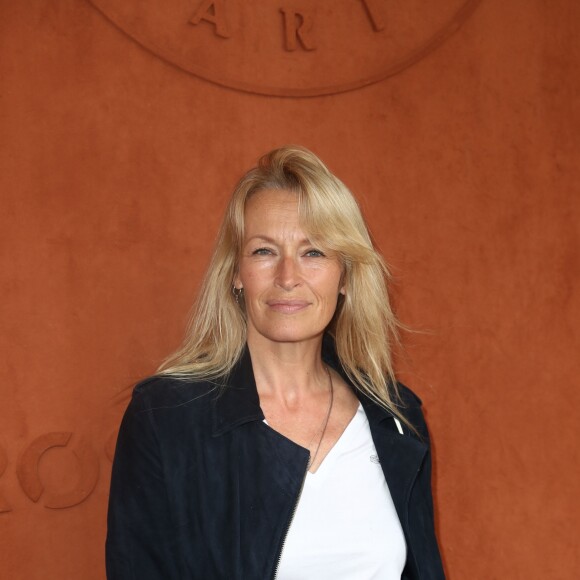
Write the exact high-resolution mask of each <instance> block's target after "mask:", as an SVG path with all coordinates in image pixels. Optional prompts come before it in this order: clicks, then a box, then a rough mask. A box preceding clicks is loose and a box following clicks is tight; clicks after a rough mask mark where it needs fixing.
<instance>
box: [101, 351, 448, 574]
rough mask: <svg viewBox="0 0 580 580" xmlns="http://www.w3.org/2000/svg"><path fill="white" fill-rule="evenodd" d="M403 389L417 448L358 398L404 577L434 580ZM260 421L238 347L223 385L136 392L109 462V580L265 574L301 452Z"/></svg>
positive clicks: (173, 383) (429, 513) (297, 480)
mask: <svg viewBox="0 0 580 580" xmlns="http://www.w3.org/2000/svg"><path fill="white" fill-rule="evenodd" d="M324 351H325V352H323V358H324V359H325V361H326V363H327V364H329V365H330V366H332V367H333V368H335V369H336V370H338V371H339V372H340V368H339V366H340V365H339V364H338V361H337V360H336V356H335V355H334V353H333V350H332V349H330V350H329V349H328V344H327V345H326V347H325V349H324ZM343 376H344V375H343ZM401 390H402V396H403V400H404V402H405V404H406V407H407V408H406V410H405V413H406V417H407V418H408V419H409V420H410V421H411V422H412V423H413V424H414V425H415V426H416V428H417V429H418V431H419V433H420V434H421V436H422V440H420V438H418V437H416V436H415V435H414V434H411V433H409V432H408V430H407V429H404V434H403V435H401V434H399V432H398V430H397V428H396V424H395V422H394V420H393V417H392V416H391V415H390V414H389V413H388V412H386V411H385V410H384V409H382V408H381V407H379V406H377V405H375V404H373V403H372V402H371V401H369V400H368V399H367V398H366V397H364V396H363V395H361V394H360V393H358V392H357V396H359V398H360V399H361V403H362V404H363V407H364V410H365V413H366V415H367V418H368V421H369V424H370V428H371V433H372V437H373V440H374V444H375V447H376V449H377V453H378V456H379V459H380V462H381V466H382V468H383V471H384V473H385V477H386V480H387V483H388V485H389V490H390V492H391V495H392V497H393V501H394V504H395V507H396V509H397V513H398V515H399V519H400V521H401V524H402V527H403V531H404V533H405V539H406V541H407V551H408V554H407V565H406V568H405V573H404V575H403V578H404V579H408V580H441V579H444V573H443V568H442V565H441V559H440V556H439V550H438V547H437V541H436V538H435V532H434V526H433V503H432V498H431V484H430V478H431V457H430V452H429V448H428V435H427V429H426V426H425V423H424V420H423V415H422V413H421V409H420V404H421V402H420V400H419V399H418V398H417V397H416V396H415V395H413V394H412V393H411V391H409V390H408V389H406V388H405V387H401ZM263 419H264V415H263V413H262V410H261V409H260V404H259V398H258V393H257V391H256V384H255V380H254V375H253V372H252V364H251V360H250V356H249V352H248V350H247V349H246V350H245V352H244V355H243V356H242V358H241V359H240V361H239V363H238V364H237V365H236V367H235V368H234V370H233V371H232V373H231V374H230V376H229V378H228V380H227V381H226V385H225V388H223V389H216V386H215V384H211V383H209V382H195V383H193V382H187V381H182V380H176V379H172V378H166V377H165V378H164V377H161V378H160V377H153V378H151V379H148V380H146V381H144V382H143V383H141V384H139V385H138V386H137V387H136V388H135V390H134V393H133V398H132V400H131V403H130V404H129V407H128V409H127V411H126V413H125V416H124V418H123V422H122V424H121V429H120V431H119V437H118V441H117V450H116V453H115V460H114V464H113V474H112V480H111V494H110V503H109V517H108V534H107V578H108V579H109V580H177V579H180V580H214V579H215V580H218V579H219V580H221V579H223V580H270V579H271V578H274V575H275V570H276V566H277V562H278V559H279V557H280V551H281V547H282V544H283V541H284V537H285V535H286V532H287V529H288V527H289V524H290V520H291V517H292V513H293V510H294V508H295V504H296V503H297V500H298V496H299V493H300V490H301V487H302V483H303V480H304V478H305V475H306V469H307V462H308V459H309V455H308V451H307V450H306V449H304V448H302V447H300V446H299V445H296V444H295V443H293V442H291V441H290V440H288V439H286V438H285V437H283V436H282V435H280V434H278V433H277V432H276V431H274V430H272V429H271V428H270V427H268V426H267V425H266V424H265V423H264V422H263ZM360 493H364V490H360ZM353 580H355V579H353Z"/></svg>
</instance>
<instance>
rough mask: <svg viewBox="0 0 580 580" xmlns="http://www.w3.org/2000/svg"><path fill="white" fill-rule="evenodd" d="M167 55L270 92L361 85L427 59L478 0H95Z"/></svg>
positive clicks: (230, 82)
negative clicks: (269, 0)
mask: <svg viewBox="0 0 580 580" xmlns="http://www.w3.org/2000/svg"><path fill="white" fill-rule="evenodd" d="M89 1H90V2H91V3H92V4H93V5H94V6H95V7H96V8H98V9H99V10H100V11H101V12H102V13H103V14H104V15H105V16H106V17H107V18H108V19H109V20H110V21H112V22H113V23H114V24H115V25H117V26H118V27H119V28H120V29H121V30H123V31H124V32H125V33H126V34H128V35H129V36H130V37H131V38H133V39H134V40H135V41H137V42H138V43H139V44H141V45H142V46H143V47H145V48H147V49H148V50H149V51H151V52H152V53H154V54H155V55H157V56H159V57H160V58H162V59H164V60H166V61H168V62H170V63H172V64H174V65H176V66H178V67H179V68H181V69H183V70H185V71H187V72H190V73H192V74H195V75H197V76H200V77H203V78H205V79H207V80H209V81H212V82H214V83H217V84H220V85H224V86H227V87H231V88H234V89H238V90H242V91H247V92H251V93H259V94H264V95H276V96H289V97H307V96H316V95H325V94H332V93H339V92H343V91H349V90H353V89H356V88H359V87H362V86H365V85H370V84H372V83H376V82H378V81H380V80H383V79H385V78H387V77H389V76H392V75H394V74H396V73H398V72H400V71H401V70H403V69H405V68H407V67H409V66H411V65H413V64H414V63H416V62H417V61H419V60H421V59H422V58H423V57H425V56H426V55H427V54H429V53H430V52H431V51H433V50H434V49H435V48H436V47H437V46H439V45H440V44H441V43H442V42H443V41H444V40H446V39H447V38H448V37H449V36H450V35H451V34H453V33H454V32H455V31H456V30H457V29H458V28H459V27H460V26H461V25H462V24H463V22H464V21H465V20H466V19H467V18H468V17H469V16H470V15H471V13H472V12H473V11H474V10H475V8H476V7H477V5H478V4H479V2H480V0H431V1H430V2H425V0H404V1H401V0H327V1H326V2H312V1H311V0H310V1H308V0H275V1H274V2H264V1H263V0H146V1H143V0H140V1H139V0H89Z"/></svg>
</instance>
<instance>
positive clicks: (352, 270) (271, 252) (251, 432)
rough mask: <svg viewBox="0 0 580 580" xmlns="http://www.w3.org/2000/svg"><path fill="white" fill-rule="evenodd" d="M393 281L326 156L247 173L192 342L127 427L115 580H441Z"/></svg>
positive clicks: (122, 438) (119, 455)
mask: <svg viewBox="0 0 580 580" xmlns="http://www.w3.org/2000/svg"><path fill="white" fill-rule="evenodd" d="M386 277H387V271H386V268H385V265H384V262H383V260H382V258H381V257H380V255H379V254H378V253H377V251H376V250H375V249H374V247H373V244H372V242H371V239H370V237H369V234H368V231H367V227H366V225H365V222H364V220H363V218H362V215H361V213H360V210H359V207H358V205H357V203H356V201H355V199H354V198H353V196H352V194H351V193H350V192H349V191H348V189H347V188H346V187H345V186H344V185H343V184H342V183H341V182H340V181H339V180H338V179H337V178H336V177H335V176H334V175H332V174H331V173H330V172H329V170H328V169H327V168H326V167H325V165H324V164H323V163H322V162H321V161H320V159H318V158H317V157H316V156H315V155H314V154H312V153H311V152H309V151H307V150H306V149H303V148H300V147H283V148H281V149H277V150H274V151H272V152H270V153H268V154H267V155H265V156H264V157H263V158H262V159H261V160H260V162H259V164H258V166H257V167H255V168H254V169H252V170H250V171H249V172H248V173H247V174H246V175H245V176H244V177H243V178H242V180H241V181H240V182H239V184H238V185H237V187H236V189H235V191H234V193H233V195H232V198H231V200H230V203H229V206H228V208H227V211H226V215H225V218H224V221H223V224H222V227H221V230H220V233H219V236H218V240H217V244H216V248H215V251H214V254H213V258H212V260H211V264H210V266H209V269H208V272H207V274H206V277H205V280H204V282H203V286H202V288H201V292H200V295H199V299H198V302H197V304H196V307H195V309H194V313H193V316H192V319H191V323H190V326H189V329H188V333H187V337H186V339H185V341H184V343H183V345H182V347H181V348H180V349H179V350H178V352H176V353H175V354H174V355H173V356H171V357H170V358H169V359H168V360H167V361H166V362H165V363H164V364H163V365H162V366H161V368H160V369H159V372H158V374H157V375H156V376H154V377H152V378H150V379H148V380H146V381H144V382H142V383H141V384H139V385H138V386H137V387H136V388H135V390H134V393H133V398H132V401H131V403H130V405H129V408H128V409H127V411H126V413H125V416H124V419H123V422H122V425H121V429H120V432H119V438H118V443H117V450H116V454H115V461H114V466H113V476H112V482H111V496H110V505H109V519H108V535H107V576H108V578H109V580H149V579H150V580H153V579H155V580H172V579H188V580H210V579H224V580H226V579H227V580H242V579H243V580H253V579H256V580H263V579H272V578H276V579H277V580H297V579H300V580H340V579H345V580H346V579H349V580H351V579H352V580H371V579H373V580H395V579H397V580H400V579H408V580H439V579H442V578H444V573H443V569H442V565H441V559H440V556H439V550H438V546H437V540H436V538H435V532H434V524H433V504H432V496H431V485H430V477H431V457H430V452H429V446H428V435H427V429H426V426H425V423H424V420H423V416H422V413H421V409H420V401H419V399H418V398H417V397H416V396H414V395H413V394H412V393H411V392H410V391H409V390H408V389H406V388H405V387H403V386H402V385H397V383H396V381H395V377H394V372H393V365H392V358H391V352H392V345H393V343H394V342H395V341H396V336H397V333H396V330H397V324H396V321H395V317H394V315H393V312H392V311H391V307H390V305H389V300H388V295H387V291H386V286H385V280H386Z"/></svg>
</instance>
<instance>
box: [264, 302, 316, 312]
mask: <svg viewBox="0 0 580 580" xmlns="http://www.w3.org/2000/svg"><path fill="white" fill-rule="evenodd" d="M266 304H268V306H269V307H270V308H271V309H272V310H274V311H276V312H280V313H282V314H294V313H295V312H300V311H301V310H304V309H305V308H307V307H308V306H310V302H307V301H306V300H268V302H266Z"/></svg>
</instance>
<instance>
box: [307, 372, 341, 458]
mask: <svg viewBox="0 0 580 580" xmlns="http://www.w3.org/2000/svg"><path fill="white" fill-rule="evenodd" d="M324 368H325V369H326V373H327V374H328V380H329V382H330V402H329V404H328V411H327V412H326V417H325V418H324V422H323V424H322V434H321V435H320V439H319V440H318V445H317V446H316V451H315V452H314V455H313V456H310V459H309V460H308V466H307V469H310V468H311V467H312V466H313V465H314V462H315V461H316V457H317V456H318V451H319V450H320V445H321V444H322V440H323V439H324V434H325V433H326V427H328V420H329V419H330V413H331V412H332V403H333V401H334V385H333V384H332V375H331V374H330V371H329V370H328V367H324ZM315 436H316V432H315V433H314V435H313V437H312V439H314V437H315ZM311 444H312V441H310V445H311ZM310 445H309V446H308V447H310Z"/></svg>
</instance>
